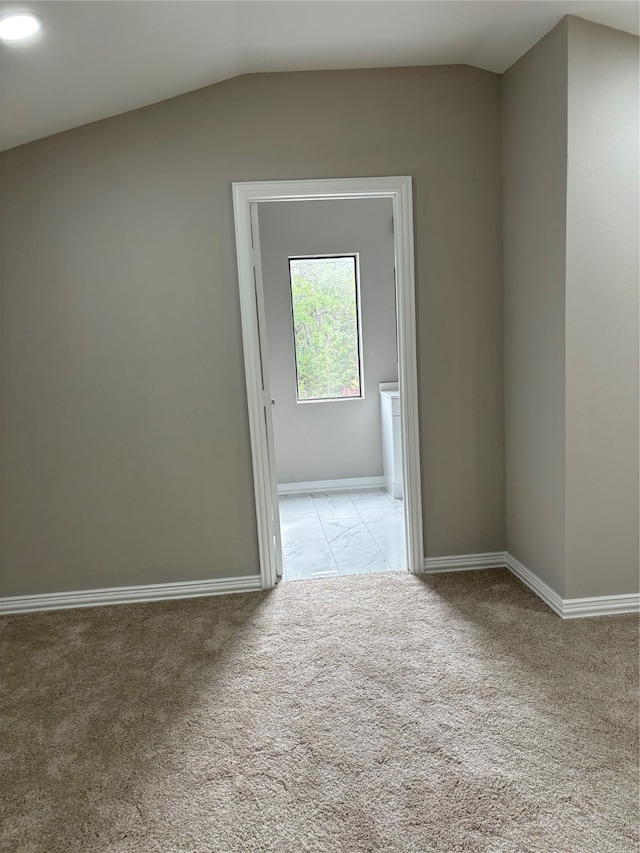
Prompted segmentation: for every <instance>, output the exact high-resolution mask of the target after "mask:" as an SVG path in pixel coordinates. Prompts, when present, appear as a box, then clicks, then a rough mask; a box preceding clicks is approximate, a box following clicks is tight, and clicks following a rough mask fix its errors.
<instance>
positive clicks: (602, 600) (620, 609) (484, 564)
mask: <svg viewBox="0 0 640 853" xmlns="http://www.w3.org/2000/svg"><path fill="white" fill-rule="evenodd" d="M363 488H365V487H363ZM367 488H371V487H367ZM499 567H500V568H501V567H505V568H507V569H509V571H510V572H511V573H512V574H514V575H515V576H516V577H517V578H518V579H519V580H521V581H522V583H524V584H525V586H528V587H529V589H531V590H532V591H533V592H534V593H535V594H536V595H537V596H538V597H539V598H541V599H542V601H544V602H545V604H547V605H548V606H549V607H550V608H551V609H552V610H553V611H554V612H555V613H557V614H558V615H559V616H561V617H562V618H563V619H578V618H581V617H585V616H610V615H614V614H620V613H638V612H640V593H629V594H628V595H601V596H594V597H592V598H565V599H563V598H561V597H560V596H559V595H558V593H557V592H556V591H555V590H553V589H551V587H550V586H549V585H548V584H546V583H545V582H544V581H543V580H541V579H540V578H539V577H538V576H537V575H536V574H534V573H533V572H532V571H531V570H530V569H528V568H527V567H526V566H524V565H523V564H522V563H521V562H520V561H519V560H516V558H515V557H514V556H512V555H511V554H509V553H508V552H507V551H491V552H488V553H484V554H456V555H453V556H448V557H427V558H426V559H425V561H424V574H437V573H440V572H468V571H474V570H477V569H489V568H499ZM261 588H262V586H261V580H260V575H245V576H244V577H239V578H214V579H212V580H206V581H183V582H178V583H158V584H146V585H144V586H120V587H110V588H109V589H88V590H79V591H75V592H49V593H43V594H41V595H15V596H9V597H6V598H0V615H2V614H10V613H33V612H36V611H39V610H66V609H70V608H75V607H98V606H101V605H105V604H133V603H134V602H138V601H140V602H142V601H169V600H171V599H180V598H198V597H201V596H208V595H224V594H227V593H233V592H257V591H258V590H260V589H261Z"/></svg>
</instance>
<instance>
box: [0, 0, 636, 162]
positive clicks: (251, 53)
mask: <svg viewBox="0 0 640 853" xmlns="http://www.w3.org/2000/svg"><path fill="white" fill-rule="evenodd" d="M14 10H30V11H33V12H36V13H37V14H38V15H40V17H41V18H42V21H43V28H42V31H41V32H40V33H39V34H38V35H36V36H34V37H33V38H31V39H28V40H27V41H25V42H13V43H5V44H3V45H2V49H1V53H0V75H1V85H0V110H1V112H0V137H1V140H0V141H1V148H2V149H5V148H11V147H13V146H14V145H20V144H22V143H24V142H29V141H31V140H33V139H38V138H40V137H43V136H48V135H49V134H52V133H57V132H58V131H61V130H68V129H69V128H72V127H77V126H79V125H81V124H86V123H87V122H90V121H95V120H96V119H101V118H106V117H107V116H111V115H116V114H118V113H122V112H126V111H127V110H131V109H136V108H137V107H141V106H145V105H146V104H151V103H154V102H156V101H161V100H164V99H165V98H171V97H173V96H175V95H179V94H182V93H183V92H188V91H191V90H192V89H197V88H200V87H201V86H207V85H208V84H210V83H215V82H218V81H220V80H224V79H227V78H229V77H234V76H236V75H238V74H247V73H253V72H266V71H303V70H314V69H316V70H317V69H329V68H334V69H336V68H371V67H387V66H407V65H441V64H446V65H449V64H466V65H475V66H477V67H479V68H484V69H487V70H489V71H495V72H498V73H502V72H503V71H505V70H506V69H507V68H509V66H510V65H512V64H513V63H514V62H515V61H516V60H517V59H518V58H519V57H520V56H522V54H523V53H525V52H526V51H527V50H528V49H529V48H530V47H532V46H533V45H534V44H535V43H536V42H537V41H538V40H539V39H540V38H541V37H542V36H543V35H544V34H545V33H546V32H548V31H549V30H550V29H551V28H552V27H553V26H554V25H555V24H556V23H557V22H558V21H559V20H560V19H561V18H562V17H563V16H564V15H566V14H572V15H578V16H579V17H583V18H588V19H589V20H592V21H596V22H598V23H601V24H605V25H607V26H611V27H615V28H617V29H621V30H626V31H627V32H633V33H635V34H636V35H637V34H638V19H639V4H638V3H637V2H634V0H602V2H601V1H600V0H585V2H583V0H566V1H565V2H556V0H493V2H485V0H464V2H463V0H447V1H446V2H442V0H408V2H406V0H355V2H351V0H324V1H323V2H315V0H288V2H273V0H235V2H221V0H196V1H195V2H194V0H163V2H157V0H136V2H129V0H106V2H105V0H66V2H58V0H41V2H30V0H25V2H20V0H10V2H0V11H1V13H2V14H6V13H7V12H9V11H14Z"/></svg>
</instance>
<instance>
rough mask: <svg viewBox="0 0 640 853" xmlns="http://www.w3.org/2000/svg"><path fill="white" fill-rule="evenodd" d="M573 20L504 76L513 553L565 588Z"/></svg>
mask: <svg viewBox="0 0 640 853" xmlns="http://www.w3.org/2000/svg"><path fill="white" fill-rule="evenodd" d="M566 30H567V23H566V21H563V22H562V23H561V24H559V25H558V26H557V27H556V28H555V29H554V30H552V31H551V32H550V33H549V34H548V35H546V36H545V37H544V38H543V39H542V40H541V41H539V42H538V44H537V45H536V46H535V47H534V48H532V50H530V51H529V52H528V53H527V54H525V56H523V57H522V59H520V60H519V61H518V62H517V63H516V64H515V65H514V66H512V67H511V68H510V69H509V70H508V71H507V73H506V74H505V75H504V77H503V107H502V110H503V112H502V115H503V138H502V140H503V223H504V225H503V227H504V379H505V460H506V465H505V491H506V547H507V550H508V551H509V552H510V553H511V554H513V555H514V556H515V557H516V558H517V559H519V560H520V561H521V562H523V563H524V564H525V565H526V566H527V567H528V568H529V569H531V571H533V572H535V573H536V574H537V575H538V576H539V577H541V578H542V579H543V580H544V581H545V582H546V583H548V584H549V585H550V586H551V587H553V589H555V590H556V591H557V592H559V593H560V594H562V593H563V590H564V586H563V585H564V500H565V494H564V462H565V446H564V432H565V426H564V394H565V383H564V353H565V298H564V279H565V249H566V239H565V216H566V184H567V178H566V150H567V39H566Z"/></svg>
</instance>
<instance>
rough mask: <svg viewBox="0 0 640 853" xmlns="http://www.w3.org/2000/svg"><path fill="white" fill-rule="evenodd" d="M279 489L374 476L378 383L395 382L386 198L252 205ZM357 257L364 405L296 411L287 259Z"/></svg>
mask: <svg viewBox="0 0 640 853" xmlns="http://www.w3.org/2000/svg"><path fill="white" fill-rule="evenodd" d="M259 217H260V247H261V252H262V274H263V280H264V295H265V313H266V320H267V342H268V350H269V377H270V382H271V393H272V396H273V397H274V398H275V400H276V406H275V407H274V409H273V410H272V411H273V422H274V429H275V437H276V458H277V468H278V482H279V483H300V482H308V481H312V480H334V479H335V480H337V479H344V478H347V477H349V478H351V477H375V476H381V475H382V436H381V431H380V394H379V389H378V386H379V384H380V382H392V381H395V380H397V378H398V351H397V344H396V315H395V286H394V277H393V266H394V246H393V206H392V203H391V200H390V199H359V200H355V199H354V200H342V201H311V202H293V203H292V202H289V203H287V202H281V203H265V204H261V205H259ZM341 252H342V253H345V254H346V253H349V252H358V254H359V265H360V311H361V317H362V365H363V373H364V398H363V399H358V398H347V399H346V400H339V401H336V402H329V401H326V402H321V403H298V402H297V400H296V372H295V356H294V344H293V326H292V322H291V293H290V286H289V266H288V258H289V256H290V255H314V254H318V255H327V254H332V253H333V254H339V253H341Z"/></svg>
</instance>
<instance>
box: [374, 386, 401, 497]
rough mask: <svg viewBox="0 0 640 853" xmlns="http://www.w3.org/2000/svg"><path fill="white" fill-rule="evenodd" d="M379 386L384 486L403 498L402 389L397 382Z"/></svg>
mask: <svg viewBox="0 0 640 853" xmlns="http://www.w3.org/2000/svg"><path fill="white" fill-rule="evenodd" d="M379 387H380V415H381V423H382V474H383V476H384V487H385V489H386V491H387V492H388V493H389V494H390V495H391V497H393V498H402V432H401V429H400V391H399V390H398V383H397V382H381V383H380V386H379Z"/></svg>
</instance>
